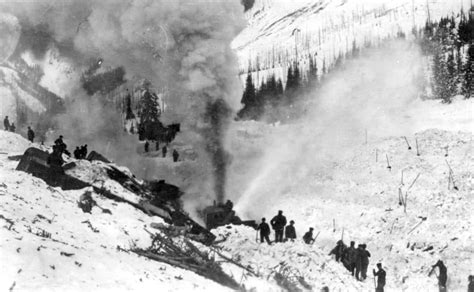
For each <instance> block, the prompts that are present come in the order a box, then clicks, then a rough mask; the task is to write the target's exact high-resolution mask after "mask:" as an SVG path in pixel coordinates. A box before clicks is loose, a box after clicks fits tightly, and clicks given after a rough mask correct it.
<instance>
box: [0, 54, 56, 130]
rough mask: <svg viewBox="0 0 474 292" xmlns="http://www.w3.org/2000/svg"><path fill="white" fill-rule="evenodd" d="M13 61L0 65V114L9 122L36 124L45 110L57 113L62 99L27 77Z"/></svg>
mask: <svg viewBox="0 0 474 292" xmlns="http://www.w3.org/2000/svg"><path fill="white" fill-rule="evenodd" d="M26 74H27V72H25V71H23V72H22V71H21V69H18V68H17V67H16V66H15V65H14V64H13V63H7V64H3V65H0V99H1V102H2V106H1V107H0V115H1V116H2V117H4V116H9V119H10V122H14V123H16V124H17V125H18V123H21V122H23V123H24V122H28V123H29V124H36V121H38V117H39V115H41V114H44V113H46V112H49V113H58V112H60V111H61V110H62V107H63V101H62V99H61V98H60V97H59V96H57V95H56V94H54V93H52V92H51V91H49V90H48V89H46V88H45V87H43V86H41V85H40V84H38V83H37V82H36V81H34V80H32V79H31V78H30V77H28V76H27V75H26Z"/></svg>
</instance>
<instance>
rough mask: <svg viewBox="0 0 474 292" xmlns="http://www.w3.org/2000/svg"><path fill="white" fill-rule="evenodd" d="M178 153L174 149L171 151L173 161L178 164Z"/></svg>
mask: <svg viewBox="0 0 474 292" xmlns="http://www.w3.org/2000/svg"><path fill="white" fill-rule="evenodd" d="M178 158H179V153H178V151H177V150H176V149H174V150H173V161H174V162H178Z"/></svg>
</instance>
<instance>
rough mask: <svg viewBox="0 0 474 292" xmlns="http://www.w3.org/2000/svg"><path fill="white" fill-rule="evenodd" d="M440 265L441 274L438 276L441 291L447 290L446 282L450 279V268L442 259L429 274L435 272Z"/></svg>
mask: <svg viewBox="0 0 474 292" xmlns="http://www.w3.org/2000/svg"><path fill="white" fill-rule="evenodd" d="M436 267H438V269H439V276H438V288H439V292H445V291H447V287H446V282H447V281H448V268H446V266H445V265H444V263H443V261H442V260H439V261H437V262H436V264H434V265H433V266H432V269H431V272H430V274H429V275H428V276H431V274H432V273H433V272H434V270H435V268H436Z"/></svg>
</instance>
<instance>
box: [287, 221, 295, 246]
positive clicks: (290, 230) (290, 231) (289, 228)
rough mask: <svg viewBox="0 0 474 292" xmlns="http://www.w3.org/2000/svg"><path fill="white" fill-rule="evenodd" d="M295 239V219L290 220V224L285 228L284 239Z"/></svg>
mask: <svg viewBox="0 0 474 292" xmlns="http://www.w3.org/2000/svg"><path fill="white" fill-rule="evenodd" d="M295 239H296V230H295V221H293V220H291V221H290V225H288V226H286V228H285V241H287V240H291V241H295Z"/></svg>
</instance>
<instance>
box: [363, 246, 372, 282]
mask: <svg viewBox="0 0 474 292" xmlns="http://www.w3.org/2000/svg"><path fill="white" fill-rule="evenodd" d="M366 248H367V245H366V244H365V243H364V244H363V245H362V253H361V261H362V269H361V274H362V280H365V279H366V278H367V268H368V267H369V258H370V252H369V251H368V250H366Z"/></svg>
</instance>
